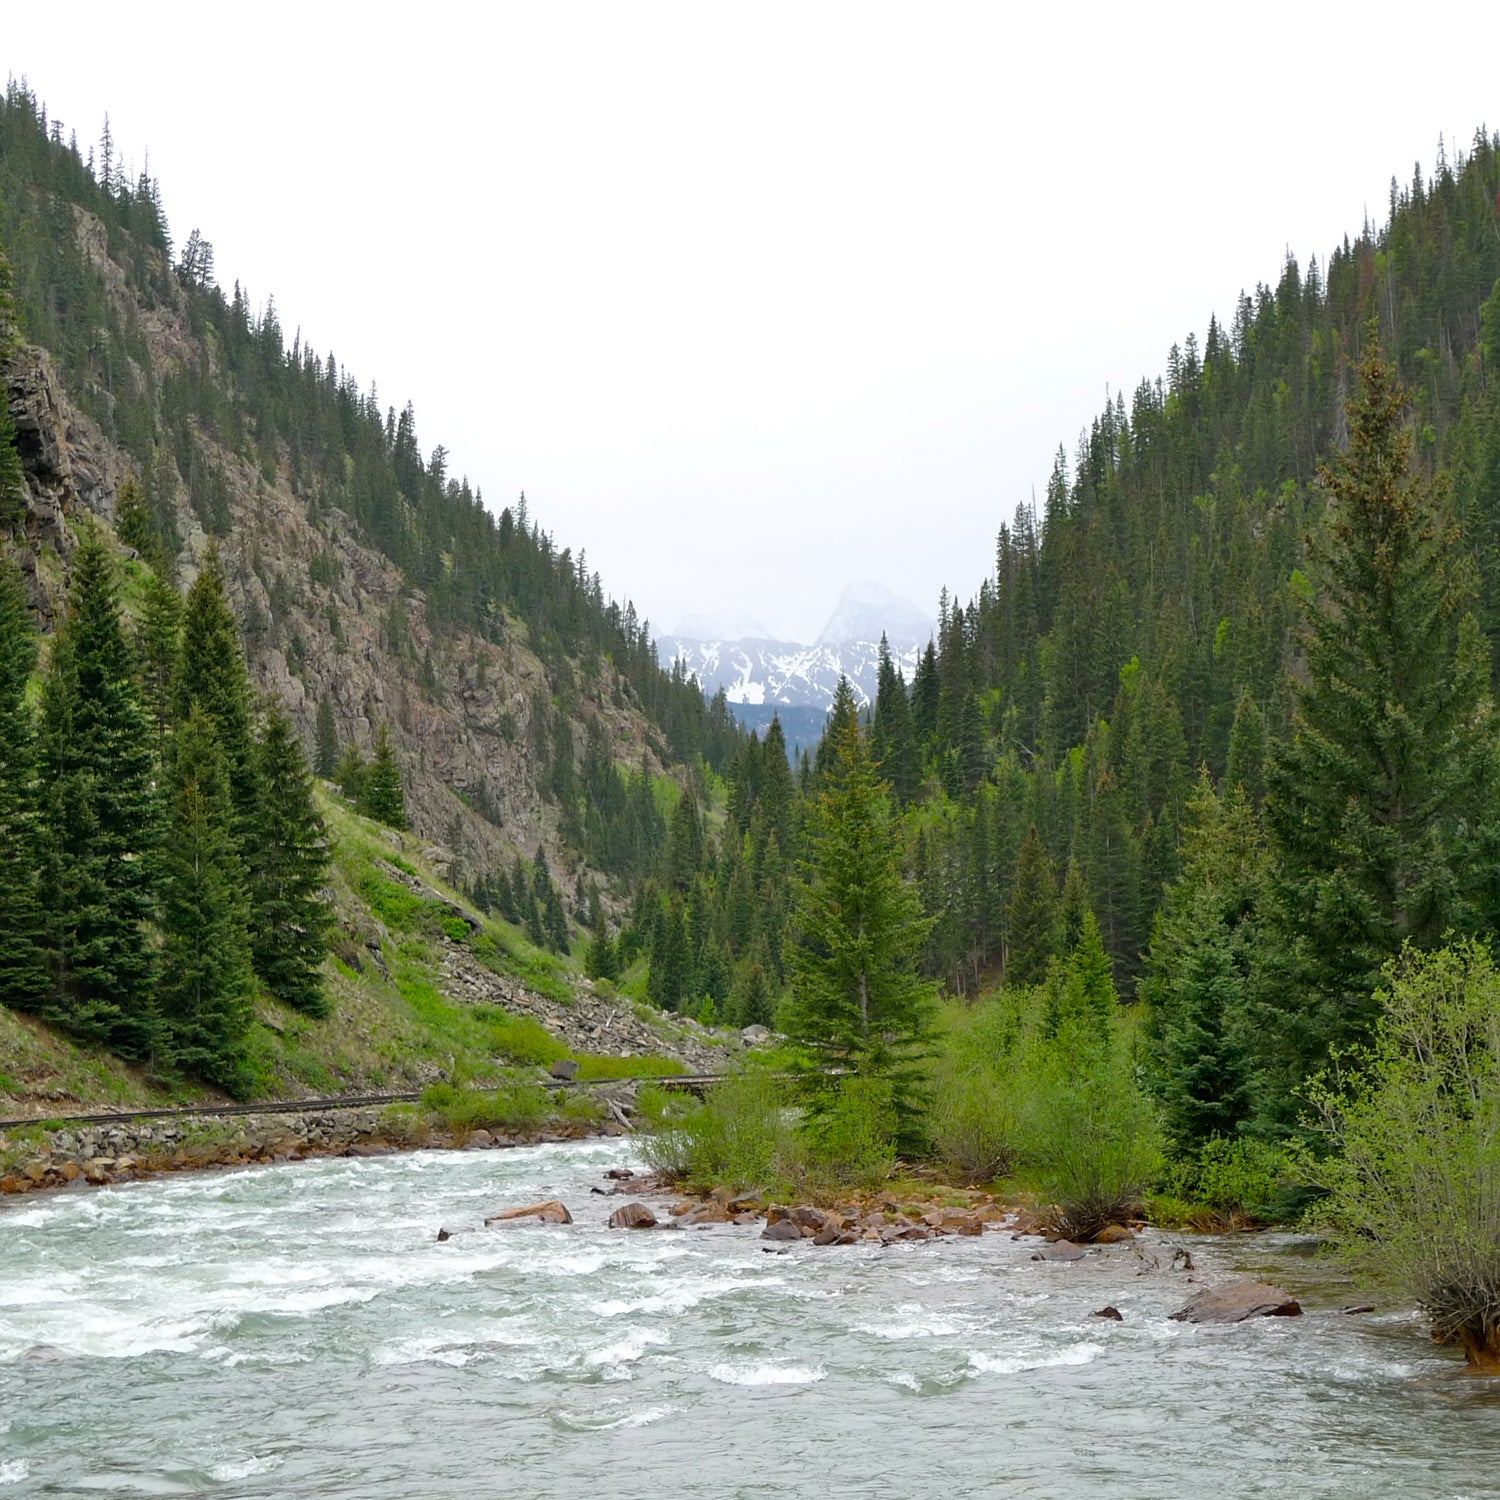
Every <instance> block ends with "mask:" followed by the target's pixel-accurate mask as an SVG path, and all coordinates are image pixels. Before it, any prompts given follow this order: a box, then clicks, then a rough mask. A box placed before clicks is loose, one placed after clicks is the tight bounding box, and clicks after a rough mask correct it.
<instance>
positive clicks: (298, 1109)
mask: <svg viewBox="0 0 1500 1500" xmlns="http://www.w3.org/2000/svg"><path fill="white" fill-rule="evenodd" d="M727 1076H728V1075H727V1074H724V1073H662V1074H653V1075H652V1076H650V1077H646V1078H540V1079H537V1080H536V1081H537V1082H538V1083H539V1084H540V1085H541V1087H542V1088H544V1089H556V1090H562V1089H589V1088H603V1087H605V1086H606V1085H607V1084H611V1083H656V1084H660V1085H661V1086H662V1087H663V1088H670V1089H683V1090H686V1091H687V1092H689V1093H694V1094H699V1093H702V1091H703V1090H704V1089H706V1088H707V1087H708V1086H709V1085H710V1084H714V1083H717V1082H718V1081H719V1080H720V1079H721V1078H724V1077H727ZM481 1092H482V1091H481ZM421 1098H422V1092H421V1090H417V1091H416V1092H414V1093H413V1092H408V1093H401V1094H338V1095H334V1096H332V1097H330V1098H326V1099H275V1100H268V1101H267V1102H266V1103H264V1104H216V1105H191V1104H190V1105H183V1106H180V1107H178V1108H175V1109H121V1110H112V1111H109V1112H107V1113H104V1114H95V1115H28V1116H25V1117H23V1118H21V1119H15V1120H0V1130H7V1129H15V1128H17V1127H20V1126H25V1125H47V1126H64V1125H121V1124H124V1123H126V1122H127V1121H131V1120H184V1119H204V1118H207V1119H232V1118H234V1117H235V1116H236V1115H301V1114H322V1113H324V1112H326V1111H328V1110H335V1109H373V1108H375V1107H377V1106H379V1105H384V1104H416V1103H419V1102H420V1101H421Z"/></svg>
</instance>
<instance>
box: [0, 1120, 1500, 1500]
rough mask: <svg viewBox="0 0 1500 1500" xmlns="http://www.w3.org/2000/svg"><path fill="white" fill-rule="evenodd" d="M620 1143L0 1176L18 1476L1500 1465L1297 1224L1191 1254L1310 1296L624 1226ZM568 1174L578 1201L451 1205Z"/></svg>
mask: <svg viewBox="0 0 1500 1500" xmlns="http://www.w3.org/2000/svg"><path fill="white" fill-rule="evenodd" d="M624 1164H632V1158H631V1156H630V1145H629V1142H623V1141H616V1140H601V1141H591V1142H581V1143H568V1144H561V1145H548V1146H538V1147H532V1148H526V1149H520V1150H513V1151H503V1152H502V1151H486V1152H437V1151H429V1152H416V1153H413V1154H411V1155H406V1156H396V1157H387V1158H380V1159H374V1160H344V1159H335V1160H324V1161H312V1162H302V1163H288V1164H286V1165H283V1166H275V1167H258V1168H253V1169H247V1170H242V1171H233V1172H222V1173H206V1174H200V1175H192V1176H178V1177H173V1178H168V1179H165V1180H159V1181H155V1182H148V1183H137V1184H131V1185H128V1186H125V1187H120V1188H116V1189H108V1190H100V1191H90V1192H68V1193H54V1194H49V1195H46V1196H34V1197H31V1198H29V1199H26V1200H17V1201H15V1202H12V1203H7V1204H6V1205H5V1206H4V1208H3V1209H0V1500H21V1497H23V1496H88V1497H94V1496H109V1495H118V1496H137V1495H214V1496H223V1497H226V1500H231V1497H234V1500H239V1497H276V1500H282V1497H296V1500H318V1497H339V1500H407V1497H417V1496H420V1497H424V1500H426V1497H436V1500H445V1497H463V1500H471V1497H473V1500H477V1497H481V1496H490V1495H496V1496H499V1495H505V1496H533V1495H548V1496H559V1497H589V1500H592V1497H596V1496H606V1495H607V1496H610V1497H636V1496H643V1497H644V1496H653V1497H654V1496H712V1497H716V1500H717V1497H737V1496H755V1497H761V1496H764V1495H766V1494H774V1493H778V1492H784V1493H799V1494H802V1493H825V1492H827V1493H838V1494H842V1495H853V1496H875V1497H885V1496H890V1497H901V1500H910V1497H913V1496H917V1495H922V1494H932V1493H938V1494H942V1495H945V1496H979V1495H983V1496H1064V1495H1077V1494H1084V1495H1088V1494H1107V1493H1114V1494H1130V1495H1138V1496H1146V1497H1153V1500H1168V1497H1178V1496H1181V1497H1193V1500H1199V1497H1205V1496H1214V1497H1232V1496H1257V1495H1274V1496H1277V1497H1280V1500H1288V1497H1304V1496H1306V1497H1324V1496H1327V1497H1333V1496H1349V1497H1354V1496H1359V1497H1366V1496H1370V1495H1374V1494H1405V1495H1411V1496H1421V1497H1424V1500H1425V1497H1450V1500H1481V1497H1493V1496H1495V1495H1496V1494H1497V1493H1500V1390H1497V1389H1496V1387H1497V1386H1500V1382H1493V1381H1485V1380H1474V1379H1468V1378H1465V1377H1463V1376H1462V1375H1460V1374H1459V1373H1458V1370H1459V1361H1458V1360H1457V1358H1456V1357H1455V1356H1454V1355H1452V1354H1451V1353H1449V1352H1446V1351H1440V1350H1435V1349H1433V1348H1432V1347H1431V1346H1430V1345H1429V1344H1428V1343H1427V1342H1426V1340H1425V1339H1424V1337H1423V1333H1422V1328H1421V1325H1420V1323H1419V1322H1418V1321H1417V1320H1416V1319H1415V1318H1414V1317H1413V1316H1412V1315H1410V1314H1409V1313H1408V1312H1405V1311H1403V1310H1400V1309H1396V1308H1393V1309H1391V1310H1389V1311H1378V1312H1377V1313H1376V1314H1375V1315H1373V1316H1370V1317H1359V1318H1351V1317H1344V1316H1341V1315H1340V1314H1339V1313H1338V1312H1337V1306H1338V1302H1339V1300H1340V1298H1341V1296H1342V1297H1343V1300H1348V1299H1347V1296H1343V1294H1344V1293H1345V1291H1346V1289H1345V1288H1343V1287H1342V1286H1340V1285H1338V1284H1337V1282H1336V1281H1332V1280H1327V1279H1326V1278H1327V1277H1328V1273H1326V1272H1322V1273H1317V1274H1321V1275H1322V1276H1323V1277H1324V1278H1325V1283H1324V1285H1323V1289H1322V1296H1321V1300H1320V1296H1319V1291H1318V1285H1317V1283H1316V1279H1315V1275H1314V1273H1313V1272H1310V1271H1309V1270H1308V1263H1307V1262H1305V1261H1298V1260H1293V1259H1292V1258H1290V1256H1289V1255H1288V1254H1287V1253H1286V1250H1283V1249H1278V1243H1280V1242H1276V1241H1268V1240H1267V1239H1266V1238H1265V1237H1257V1238H1256V1239H1254V1240H1253V1241H1245V1240H1240V1241H1215V1242H1210V1243H1206V1244H1205V1243H1203V1242H1196V1243H1195V1244H1194V1255H1195V1258H1196V1259H1197V1260H1198V1262H1199V1264H1200V1265H1202V1264H1218V1265H1220V1266H1228V1265H1229V1264H1230V1263H1231V1260H1232V1258H1233V1257H1234V1256H1235V1255H1236V1254H1238V1255H1240V1256H1249V1257H1251V1258H1252V1259H1253V1260H1254V1263H1255V1266H1256V1268H1257V1269H1260V1270H1267V1269H1269V1270H1270V1272H1271V1273H1272V1274H1275V1275H1279V1276H1280V1277H1281V1279H1282V1280H1283V1282H1284V1283H1286V1284H1290V1285H1291V1286H1292V1287H1293V1288H1294V1289H1295V1290H1302V1291H1303V1292H1304V1294H1305V1295H1306V1296H1307V1302H1308V1308H1309V1313H1308V1316H1305V1317H1302V1318H1275V1319H1264V1320H1261V1321H1259V1322H1255V1323H1248V1324H1243V1325H1239V1326H1236V1327H1230V1328H1198V1327H1190V1326H1187V1325H1184V1324H1181V1323H1175V1322H1171V1321H1169V1319H1168V1316H1167V1315H1168V1314H1169V1313H1170V1312H1172V1311H1173V1310H1174V1309H1175V1308H1176V1307H1178V1306H1180V1305H1181V1303H1182V1302H1183V1301H1185V1300H1186V1298H1187V1296H1188V1295H1190V1294H1191V1292H1192V1291H1193V1290H1195V1289H1196V1288H1195V1287H1192V1286H1188V1285H1187V1284H1186V1278H1185V1275H1184V1273H1182V1272H1180V1271H1179V1272H1173V1271H1172V1270H1171V1269H1170V1253H1171V1252H1170V1246H1167V1245H1165V1244H1163V1243H1162V1242H1161V1241H1159V1240H1156V1241H1149V1242H1147V1243H1146V1244H1145V1245H1144V1246H1115V1247H1111V1248H1110V1249H1108V1250H1107V1251H1101V1252H1099V1253H1098V1254H1093V1255H1090V1256H1089V1257H1088V1258H1086V1259H1085V1260H1083V1261H1080V1262H1077V1263H1073V1264H1066V1263H1062V1264H1052V1263H1039V1262H1035V1261H1032V1260H1031V1258H1030V1256H1031V1252H1032V1250H1033V1249H1034V1248H1035V1242H1034V1241H1021V1242H1016V1241H1013V1240H1012V1239H1011V1237H1010V1235H1009V1234H1007V1233H995V1232H991V1233H988V1234H986V1235H984V1236H983V1237H982V1238H978V1239H964V1238H955V1239H946V1240H942V1241H936V1242H930V1243H925V1244H909V1245H893V1246H890V1247H888V1248H885V1249H880V1248H878V1247H871V1246H865V1245H859V1246H854V1247H849V1248H829V1249H822V1248H817V1247H814V1246H812V1245H811V1244H808V1243H804V1244H801V1245H794V1246H792V1247H791V1248H790V1249H789V1250H788V1251H787V1252H786V1253H774V1254H772V1253H766V1249H765V1247H764V1246H763V1245H762V1242H761V1241H760V1240H759V1238H758V1230H757V1229H752V1228H743V1227H736V1226H714V1227H712V1228H707V1229H695V1230H683V1231H662V1230H656V1231H650V1232H644V1233H641V1232H636V1233H632V1232H628V1231H621V1230H610V1229H608V1228H607V1227H606V1225H605V1220H606V1218H607V1215H608V1212H609V1210H610V1209H611V1208H613V1207H615V1206H617V1205H618V1204H619V1203H620V1202H622V1201H624V1200H622V1199H620V1198H603V1197H599V1196H596V1195H594V1194H591V1193H590V1191H589V1189H590V1187H591V1186H594V1185H601V1184H602V1176H601V1174H602V1172H603V1170H604V1169H605V1168H606V1167H609V1166H616V1165H624ZM549 1197H559V1198H561V1199H563V1200H564V1202H566V1203H567V1204H568V1205H569V1207H570V1208H571V1209H572V1211H573V1214H574V1217H575V1222H574V1223H573V1224H571V1225H567V1226H560V1227H559V1226H541V1225H534V1224H515V1225H509V1226H501V1227H499V1228H497V1229H493V1230H488V1231H480V1232H477V1233H474V1234H469V1235H463V1236H459V1237H457V1238H454V1239H452V1240H450V1241H449V1242H447V1243H446V1244H439V1243H437V1241H436V1232H437V1229H438V1226H439V1225H442V1224H448V1225H455V1224H478V1223H480V1222H481V1221H482V1219H483V1217H484V1214H485V1212H486V1211H492V1210H494V1209H496V1208H500V1207H504V1206H506V1205H510V1204H517V1203H525V1202H533V1201H535V1200H537V1199H541V1198H549ZM1287 1248H1288V1249H1289V1248H1290V1247H1287ZM1153 1262H1154V1264H1153ZM1299 1276H1301V1277H1302V1278H1303V1279H1302V1280H1300V1281H1299V1280H1298V1277H1299ZM1309 1277H1314V1279H1313V1280H1312V1281H1311V1282H1310V1281H1309V1280H1308V1278H1309ZM1106 1303H1111V1304H1113V1305H1114V1306H1116V1307H1117V1308H1119V1310H1120V1311H1121V1313H1122V1314H1123V1316H1124V1321H1123V1322H1119V1323H1116V1322H1108V1321H1103V1320H1100V1319H1097V1318H1093V1317H1091V1316H1090V1314H1091V1313H1092V1312H1093V1311H1094V1310H1095V1309H1097V1308H1099V1307H1100V1306H1102V1305H1104V1304H1106Z"/></svg>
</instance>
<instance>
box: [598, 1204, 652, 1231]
mask: <svg viewBox="0 0 1500 1500" xmlns="http://www.w3.org/2000/svg"><path fill="white" fill-rule="evenodd" d="M609 1227H610V1228H611V1229H655V1228H656V1215H655V1214H654V1213H652V1212H651V1210H650V1209H649V1208H647V1207H646V1205H645V1204H644V1203H622V1204H621V1205H620V1207H619V1208H617V1209H616V1210H615V1211H614V1212H613V1213H612V1214H611V1215H610V1216H609Z"/></svg>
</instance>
